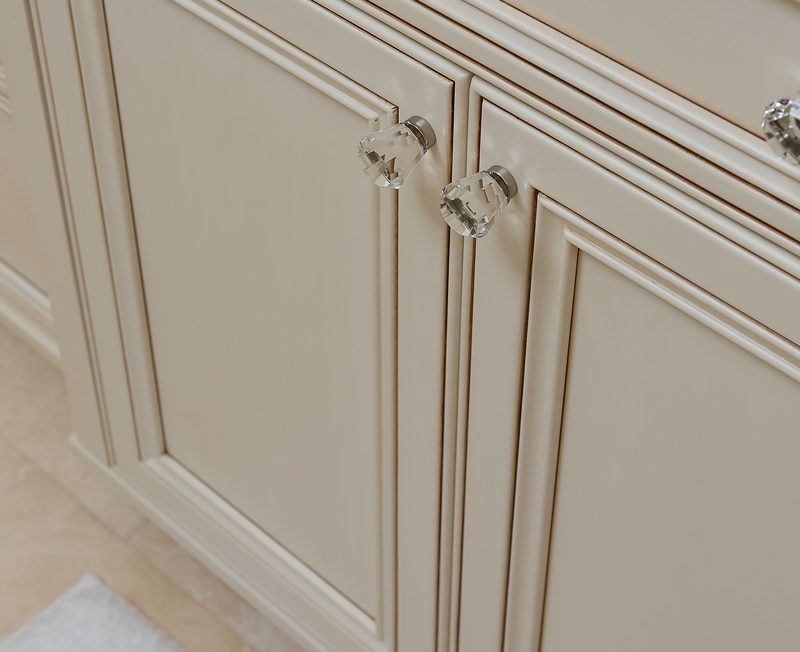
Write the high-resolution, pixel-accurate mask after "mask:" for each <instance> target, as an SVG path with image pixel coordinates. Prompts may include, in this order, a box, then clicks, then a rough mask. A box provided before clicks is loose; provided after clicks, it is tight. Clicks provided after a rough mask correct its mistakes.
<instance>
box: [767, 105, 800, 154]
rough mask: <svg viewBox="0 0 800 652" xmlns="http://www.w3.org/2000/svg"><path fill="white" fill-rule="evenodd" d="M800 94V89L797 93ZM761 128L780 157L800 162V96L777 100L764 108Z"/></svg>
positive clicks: (768, 142)
mask: <svg viewBox="0 0 800 652" xmlns="http://www.w3.org/2000/svg"><path fill="white" fill-rule="evenodd" d="M797 95H798V96H800V91H798V93H797ZM761 129H762V130H763V131H764V135H765V136H766V137H767V144H769V146H770V147H772V149H773V151H774V152H775V153H776V154H777V155H778V156H780V157H782V158H784V159H785V160H787V161H789V162H790V163H794V164H795V165H797V164H800V97H794V98H791V99H789V98H783V99H780V100H775V101H774V102H772V103H771V104H769V106H767V108H766V109H764V119H763V120H762V121H761Z"/></svg>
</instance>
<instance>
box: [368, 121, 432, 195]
mask: <svg viewBox="0 0 800 652" xmlns="http://www.w3.org/2000/svg"><path fill="white" fill-rule="evenodd" d="M435 143H436V133H435V132H434V131H433V127H431V125H430V123H429V122H428V121H427V120H425V118H420V117H419V116H418V115H412V116H411V117H410V118H409V119H408V120H404V121H403V122H400V123H398V124H396V125H392V126H391V127H387V128H386V129H381V130H380V131H377V132H375V133H374V134H370V135H369V136H364V138H362V139H361V140H360V141H359V143H358V157H359V158H360V159H361V163H363V165H364V169H363V172H364V174H365V175H366V176H367V177H368V178H369V179H370V180H371V181H374V182H375V185H376V186H381V187H383V188H399V187H400V186H402V185H403V183H405V180H406V179H408V175H410V174H411V172H412V171H413V170H414V168H415V167H417V163H419V162H420V160H421V159H422V157H423V156H425V153H426V152H427V151H428V150H429V149H430V148H431V147H433V146H434V144H435Z"/></svg>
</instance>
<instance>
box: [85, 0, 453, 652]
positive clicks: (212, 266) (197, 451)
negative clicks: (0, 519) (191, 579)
mask: <svg viewBox="0 0 800 652" xmlns="http://www.w3.org/2000/svg"><path fill="white" fill-rule="evenodd" d="M350 13H351V14H354V13H357V12H353V10H352V8H351V9H350ZM105 18H106V21H107V28H108V34H107V37H108V49H109V50H110V60H111V62H112V64H113V79H114V89H113V91H114V93H115V94H116V99H117V103H118V109H119V120H120V125H121V138H122V143H123V144H124V165H125V168H126V171H127V176H128V182H129V189H130V217H125V216H124V215H122V214H119V215H109V216H107V225H108V228H109V230H110V233H111V236H110V238H111V247H112V250H111V256H112V263H114V262H115V261H116V263H117V265H118V267H120V268H121V267H122V263H120V261H123V260H124V259H125V256H130V254H131V251H133V252H134V253H135V261H134V262H135V265H136V267H137V268H138V270H139V272H140V274H141V302H142V308H141V309H140V308H139V307H137V301H138V300H139V295H138V294H137V293H138V291H139V290H138V289H137V287H136V283H135V282H134V281H135V279H128V281H125V280H124V279H122V277H120V279H121V280H120V279H118V281H117V283H118V286H119V287H118V296H119V297H120V311H121V319H122V329H123V336H124V338H125V340H126V345H127V346H130V347H131V348H130V349H129V350H128V352H127V353H128V359H129V361H131V364H132V365H133V367H134V368H133V369H132V371H131V393H132V396H133V399H134V403H135V411H136V416H137V425H138V441H137V442H134V446H133V447H132V446H131V442H128V441H121V440H120V438H117V439H116V440H115V442H114V443H115V447H116V448H117V450H116V451H115V452H116V459H117V463H118V465H117V469H116V471H115V472H116V473H117V474H118V476H119V477H121V478H123V479H124V480H125V481H126V482H128V483H130V484H131V485H132V486H135V487H136V489H137V491H139V492H143V493H144V495H145V496H146V499H147V501H148V502H149V503H150V504H151V506H153V507H154V508H155V509H156V510H158V511H160V512H161V513H162V514H164V515H165V516H166V520H167V521H169V522H170V523H171V525H172V528H173V531H175V533H176V534H177V535H178V536H179V537H181V538H182V539H183V540H184V541H185V542H187V544H188V545H190V546H191V547H193V549H195V550H198V549H199V550H200V551H201V555H203V556H204V558H205V559H206V560H207V561H209V563H211V564H212V566H214V567H216V568H218V569H220V570H221V572H222V573H223V575H224V577H226V579H228V580H229V581H230V582H231V583H232V584H234V586H236V587H237V588H239V590H241V591H242V592H243V593H245V594H246V595H247V596H248V597H250V598H251V599H252V600H253V601H254V602H256V603H257V604H259V605H260V606H262V607H263V608H265V609H267V610H269V611H271V612H272V613H273V614H275V615H277V616H278V617H280V618H281V619H282V620H283V621H284V623H285V624H288V626H289V627H292V628H294V629H295V630H296V631H298V632H299V633H300V635H302V636H304V637H305V638H306V639H307V643H308V644H309V645H312V646H317V647H320V648H324V649H340V650H348V651H349V650H355V649H359V650H361V649H364V650H366V649H376V650H377V649H381V650H383V649H386V650H394V649H399V650H409V651H411V650H413V651H414V652H416V651H419V650H432V649H433V646H434V641H435V632H436V594H437V585H438V575H437V574H438V527H439V526H438V522H439V484H440V483H439V473H440V441H441V436H442V392H443V386H444V379H443V368H444V364H443V356H444V332H445V324H444V315H445V303H446V301H445V299H446V274H447V247H448V232H447V228H446V227H445V226H444V225H443V224H442V222H441V219H440V217H439V216H438V214H437V206H436V201H435V198H436V196H437V194H438V190H439V188H441V186H442V185H443V183H445V182H446V181H447V179H448V178H449V176H450V149H451V142H452V141H451V133H452V122H453V111H454V107H453V102H454V96H455V91H456V86H457V84H459V83H461V81H460V80H462V79H463V75H462V73H461V72H460V71H459V70H458V69H456V68H454V67H453V66H450V65H449V64H446V63H445V62H443V61H440V60H438V59H436V58H435V57H434V56H433V55H430V54H425V53H419V52H418V50H420V48H418V47H417V51H415V52H414V56H410V55H407V54H404V53H402V52H401V51H400V50H399V49H398V47H397V44H395V45H394V46H390V45H388V44H385V43H383V42H381V41H379V40H378V39H376V38H374V37H372V36H370V35H369V34H368V33H367V32H366V31H364V30H363V29H362V28H360V27H356V26H355V25H353V24H351V23H350V22H347V21H345V20H343V19H341V18H339V17H338V16H336V15H335V14H333V13H331V12H330V11H327V10H325V9H322V8H321V7H319V6H318V5H315V4H313V3H307V2H296V1H294V0H278V1H276V2H272V3H271V4H270V11H269V12H265V13H264V16H263V17H262V19H263V25H264V26H261V25H258V24H256V23H255V22H252V21H250V20H248V19H247V18H244V17H243V16H242V15H241V14H239V13H237V12H235V11H233V10H231V9H228V8H227V7H226V6H225V5H223V4H222V3H219V2H213V1H202V0H197V1H195V0H180V1H175V2H172V1H171V0H144V1H142V2H135V3H131V2H127V0H107V2H106V3H105ZM364 20H366V18H365V19H364ZM84 22H85V21H82V20H81V18H80V16H79V18H78V26H79V32H80V30H81V29H82V25H83V24H84ZM264 27H266V29H265V28H264ZM81 37H82V45H83V47H84V52H83V53H82V59H83V61H84V64H85V65H87V66H91V65H92V62H93V61H96V57H92V56H91V50H90V49H89V48H90V46H89V45H87V38H86V36H85V35H81ZM396 40H398V41H399V37H397V39H396ZM309 53H310V54H309ZM312 55H313V56H312ZM420 59H423V60H424V62H422V61H420ZM87 77H89V78H90V77H91V75H87ZM91 83H92V82H91V79H90V81H89V84H91ZM95 90H96V89H95ZM100 90H101V91H102V89H100ZM89 95H90V102H91V101H93V100H92V98H93V97H94V96H95V95H97V93H96V92H93V90H92V89H91V88H90V89H89ZM90 110H94V112H95V113H94V116H93V120H94V122H95V124H96V125H100V126H102V125H101V123H102V115H100V116H99V117H98V114H100V113H101V111H100V109H98V108H97V107H96V106H94V108H93V107H91V106H90ZM412 114H419V115H421V116H424V117H425V118H426V119H427V120H428V121H429V122H430V124H431V125H432V126H433V128H434V129H435V131H436V136H437V144H436V145H435V147H434V148H433V149H432V150H431V151H430V152H429V153H428V154H427V155H426V156H425V157H424V159H423V161H422V162H421V163H420V165H419V166H418V168H417V169H416V171H415V172H414V174H413V175H412V176H411V177H410V179H409V181H408V182H407V183H406V184H405V185H404V186H403V188H402V190H401V191H400V192H399V193H397V192H395V191H393V190H382V189H378V188H377V187H376V186H374V185H372V184H371V183H370V182H369V181H368V180H367V179H366V178H364V177H363V175H362V174H361V170H360V165H359V163H358V160H357V158H356V145H357V143H358V141H359V139H360V138H361V137H362V136H364V135H366V134H368V133H370V132H373V131H376V130H378V129H381V128H383V127H386V126H388V125H391V124H394V123H396V122H397V121H398V119H404V118H406V117H407V116H409V115H412ZM98 150H99V151H100V154H101V155H102V143H101V147H99V148H98ZM101 166H102V162H101ZM431 198H433V201H431ZM125 220H129V223H128V224H125V225H123V226H122V227H120V224H119V222H120V221H122V222H124V221H125ZM125 229H129V231H130V232H131V233H135V247H134V245H133V242H132V241H131V240H130V238H129V239H128V241H127V244H126V240H125V237H124V236H125ZM120 232H122V235H120ZM112 266H113V265H112ZM137 320H138V321H137ZM137 323H140V324H142V326H143V327H144V331H143V332H144V333H145V340H146V342H147V343H148V344H149V347H147V348H144V349H142V351H143V353H142V355H143V356H146V355H148V354H150V355H152V376H151V377H148V374H147V373H145V372H146V370H145V371H142V365H141V361H142V358H141V357H140V356H137V355H136V349H135V347H136V346H138V344H137V342H141V341H142V335H141V330H142V329H141V328H139V329H138V330H137ZM137 366H138V369H137ZM148 388H149V390H150V391H151V392H152V394H153V396H154V399H155V400H154V401H152V402H151V403H149V404H148V403H147V402H146V401H144V400H140V399H137V397H146V396H147V394H148Z"/></svg>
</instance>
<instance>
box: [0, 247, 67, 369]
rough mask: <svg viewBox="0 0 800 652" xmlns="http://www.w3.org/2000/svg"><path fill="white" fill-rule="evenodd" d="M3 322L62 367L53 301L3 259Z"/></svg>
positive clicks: (0, 309)
mask: <svg viewBox="0 0 800 652" xmlns="http://www.w3.org/2000/svg"><path fill="white" fill-rule="evenodd" d="M0 320H2V321H3V323H5V324H6V325H7V326H8V327H10V328H11V329H12V330H13V331H14V332H15V333H17V334H18V335H20V336H21V337H22V338H23V339H25V341H26V342H27V343H28V344H30V345H31V346H32V347H33V348H34V349H36V351H38V352H39V353H40V354H41V355H43V356H44V357H45V358H46V359H47V360H48V362H51V363H52V364H54V365H56V366H58V365H59V364H60V362H61V355H60V353H59V350H58V344H57V342H56V334H55V327H54V325H53V314H52V311H51V310H50V300H49V299H48V298H47V295H46V294H45V293H44V292H42V290H40V289H39V288H38V287H36V286H35V285H34V284H33V283H31V282H30V281H29V280H28V279H27V278H25V277H24V276H23V275H22V274H20V273H19V272H18V271H17V270H15V269H14V268H13V267H11V265H9V264H8V263H6V262H5V261H3V260H0Z"/></svg>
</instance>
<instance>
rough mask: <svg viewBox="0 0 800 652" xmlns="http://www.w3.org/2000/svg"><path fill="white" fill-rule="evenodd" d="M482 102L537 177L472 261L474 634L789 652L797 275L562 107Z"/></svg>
mask: <svg viewBox="0 0 800 652" xmlns="http://www.w3.org/2000/svg"><path fill="white" fill-rule="evenodd" d="M473 97H474V102H473V106H480V111H481V120H480V130H479V132H478V131H477V130H474V132H473V138H472V140H471V142H470V151H474V152H475V157H476V165H477V166H479V167H486V166H487V165H491V164H496V163H502V164H503V165H505V166H507V167H508V168H509V169H510V170H512V172H513V173H514V175H515V177H516V179H517V183H518V184H519V186H520V192H519V195H518V197H517V198H515V199H514V200H513V201H512V203H511V204H510V205H509V208H508V209H507V212H506V213H504V214H503V215H502V216H501V218H500V219H499V220H498V224H497V226H496V227H495V228H494V230H493V231H491V232H490V233H489V234H488V235H487V236H486V237H485V238H483V239H482V240H479V241H478V242H477V245H476V246H475V248H474V254H473V255H474V260H473V267H474V272H473V274H474V289H473V293H472V297H471V302H472V315H473V321H472V332H471V347H470V349H471V368H470V376H469V407H468V411H469V417H468V424H467V434H466V446H465V450H466V459H465V469H466V470H465V479H464V481H463V482H464V486H465V499H464V515H463V528H462V529H463V540H462V542H461V545H462V550H463V558H462V577H461V597H460V624H459V632H458V641H459V646H458V649H459V650H460V651H461V652H472V651H474V652H487V651H489V650H491V651H497V652H499V651H500V650H504V651H506V652H523V651H530V650H532V649H541V650H542V651H543V652H573V651H574V652H579V651H584V650H590V649H591V650H596V651H597V652H600V651H603V652H606V651H608V652H612V651H614V652H621V651H623V650H630V651H631V652H632V651H634V650H654V651H655V650H659V651H662V650H663V651H664V652H666V651H668V650H679V649H680V650H708V651H711V650H715V651H716V650H719V651H720V652H721V651H723V650H725V651H730V650H737V651H738V650H741V651H742V652H744V651H746V650H754V649H773V650H779V649H791V648H792V647H793V646H794V644H795V642H796V641H797V637H798V633H799V632H798V622H797V618H796V614H797V611H798V609H799V608H800V591H798V586H800V567H798V565H797V564H796V551H797V549H798V546H800V520H799V519H798V517H800V511H798V508H799V507H800V503H798V496H800V473H798V471H799V470H800V462H798V460H800V439H798V434H800V348H798V346H797V343H798V342H800V282H798V280H797V278H795V277H792V276H790V275H788V274H787V273H786V272H785V271H784V270H782V269H780V268H779V267H778V266H777V265H774V264H770V263H767V262H766V261H765V260H764V259H762V258H759V257H757V256H754V255H753V254H751V253H749V252H748V251H746V250H745V249H744V248H743V247H742V246H740V245H739V244H736V243H734V242H732V241H731V240H730V239H728V238H725V237H722V236H721V235H720V234H719V233H717V232H715V231H714V230H713V229H712V228H709V226H707V225H706V224H708V225H713V224H714V222H713V219H714V215H713V214H712V213H710V212H709V211H708V210H707V207H703V206H702V205H701V204H699V203H696V202H692V201H688V200H687V198H686V197H685V196H684V197H682V196H680V195H679V194H678V193H676V192H674V191H672V190H669V189H667V188H666V187H665V186H664V185H663V184H662V183H660V182H659V181H658V180H657V179H654V178H649V179H648V176H647V174H646V173H645V172H644V170H642V169H639V170H635V169H633V168H632V167H631V166H630V165H629V164H627V162H626V161H624V160H623V159H622V158H621V157H619V156H618V155H617V154H619V153H624V152H622V151H621V150H618V149H617V150H616V151H617V154H615V153H614V152H612V151H610V149H605V150H604V148H603V147H600V145H601V144H603V143H602V141H598V140H597V139H596V138H594V139H592V138H591V136H592V135H591V133H590V132H586V131H583V133H581V131H582V130H581V128H580V125H577V124H573V125H572V128H571V129H570V128H569V127H570V125H569V124H568V123H566V122H564V121H563V119H562V120H561V122H559V120H558V119H554V117H557V116H556V115H555V114H554V113H553V112H552V111H550V110H549V108H548V107H546V106H545V105H541V108H540V109H539V110H536V109H534V108H532V107H531V106H523V105H522V104H521V103H519V102H517V101H515V100H513V99H512V98H511V97H509V96H505V95H504V94H502V93H498V92H497V91H495V90H493V89H491V88H490V87H488V86H487V85H485V84H482V83H480V82H478V83H476V84H475V85H474V88H473ZM514 113H516V115H512V114H514ZM548 113H549V114H550V115H548ZM551 116H553V117H551ZM605 146H606V147H609V148H613V145H612V144H611V143H606V144H605ZM673 190H674V189H673ZM703 222H705V224H704V223H703ZM740 236H741V237H742V238H746V237H747V236H745V234H739V236H737V237H740ZM749 240H750V242H751V243H755V242H756V240H755V239H753V238H752V237H750V238H749ZM742 242H745V239H742ZM762 244H763V243H762ZM773 253H776V252H775V251H773ZM794 264H795V265H796V260H795V261H794ZM551 515H552V517H551Z"/></svg>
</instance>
